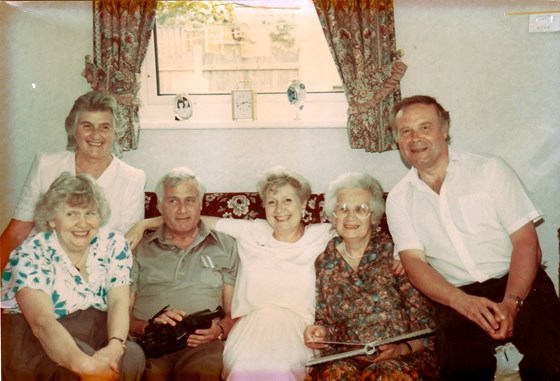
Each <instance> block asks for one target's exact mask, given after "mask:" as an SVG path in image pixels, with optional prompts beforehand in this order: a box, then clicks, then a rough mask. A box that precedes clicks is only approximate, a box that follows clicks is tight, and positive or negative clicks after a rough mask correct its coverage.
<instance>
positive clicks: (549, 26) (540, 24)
mask: <svg viewBox="0 0 560 381" xmlns="http://www.w3.org/2000/svg"><path fill="white" fill-rule="evenodd" d="M558 31H560V13H542V14H533V15H529V32H530V33H544V32H558Z"/></svg>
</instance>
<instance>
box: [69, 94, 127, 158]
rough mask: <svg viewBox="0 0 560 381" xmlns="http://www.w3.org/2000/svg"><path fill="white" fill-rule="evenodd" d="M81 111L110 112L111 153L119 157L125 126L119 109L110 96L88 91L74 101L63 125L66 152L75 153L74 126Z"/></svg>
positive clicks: (115, 101)
mask: <svg viewBox="0 0 560 381" xmlns="http://www.w3.org/2000/svg"><path fill="white" fill-rule="evenodd" d="M82 111H110V112H111V113H112V114H113V129H114V130H115V140H113V153H114V154H115V156H119V157H120V156H121V153H122V148H121V146H120V144H119V140H120V139H121V138H122V137H123V136H124V134H125V132H126V124H125V123H124V118H123V116H122V112H121V108H120V106H119V105H118V103H117V100H116V99H115V98H114V97H113V96H112V95H109V94H107V93H102V92H100V91H90V92H89V93H86V94H84V95H82V96H80V97H79V98H78V99H76V100H75V101H74V106H72V109H71V110H70V113H69V114H68V116H67V117H66V121H65V123H64V125H65V128H66V135H67V138H68V141H67V143H66V150H67V151H74V152H75V151H76V147H77V142H76V127H77V126H76V124H77V123H78V116H79V115H80V113H81V112H82Z"/></svg>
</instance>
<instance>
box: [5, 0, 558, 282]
mask: <svg viewBox="0 0 560 381" xmlns="http://www.w3.org/2000/svg"><path fill="white" fill-rule="evenodd" d="M420 4H421V5H420ZM548 9H556V10H560V1H518V0H456V1H454V2H452V3H451V2H449V1H448V0H428V1H423V2H418V1H416V0H395V17H396V24H397V25H396V26H397V42H398V46H399V48H401V49H402V50H403V51H404V53H405V55H404V57H403V60H404V61H405V62H406V63H407V64H408V66H409V69H408V71H407V74H406V75H405V77H404V79H403V81H402V92H403V95H404V96H408V95H413V94H417V93H423V94H428V95H432V96H435V97H436V98H437V99H438V100H439V101H440V102H441V103H442V104H443V105H444V106H445V107H446V108H447V109H448V110H449V111H450V113H451V119H452V125H451V136H452V139H453V141H452V145H453V146H454V147H455V148H458V149H465V150H472V151H479V152H488V153H494V154H498V155H501V156H503V157H504V158H505V159H506V160H507V161H508V162H509V163H510V164H511V165H512V166H513V167H514V168H515V170H517V172H518V173H519V175H520V177H521V178H522V179H523V180H524V182H525V184H526V185H527V188H528V190H529V192H530V193H531V194H532V196H533V197H534V199H535V201H536V202H537V204H538V205H539V207H540V208H541V209H542V210H543V211H544V213H545V222H544V223H543V224H541V225H540V226H539V228H538V232H539V238H540V240H541V246H542V248H543V253H544V260H545V261H546V262H547V264H548V272H549V274H550V275H551V277H552V278H553V280H554V281H555V284H556V285H558V273H557V269H558V240H557V237H556V231H557V229H558V227H559V226H560V197H559V196H558V191H559V190H560V150H559V148H558V147H559V146H560V111H559V110H560V70H559V69H558V67H559V66H560V65H559V64H560V38H559V37H560V36H559V33H560V32H556V33H539V34H532V33H531V34H530V33H528V16H527V15H523V16H505V15H504V14H505V13H506V12H512V11H536V10H548ZM91 19H92V13H91V4H90V3H89V2H19V5H18V6H17V7H13V6H11V5H9V4H8V3H6V2H2V3H0V49H1V50H0V51H2V59H1V60H0V62H1V64H0V89H1V90H2V94H3V95H4V96H3V97H2V98H1V100H0V141H1V142H2V143H3V148H2V150H0V170H1V175H0V176H1V178H0V194H1V195H2V196H0V228H3V227H4V226H5V225H6V224H7V222H8V221H9V218H10V216H11V213H12V212H13V208H14V206H15V203H16V202H17V198H18V194H19V192H20V191H21V187H22V185H23V182H24V180H25V176H26V174H27V171H28V169H29V166H30V165H31V162H32V159H33V156H34V154H35V152H37V151H40V150H45V151H58V150H63V149H64V147H65V133H64V128H63V123H64V118H65V117H66V114H67V113H68V111H69V109H70V107H71V105H72V102H73V100H74V99H75V98H76V97H77V96H78V95H80V94H82V93H84V92H86V91H88V90H89V85H88V84H87V83H86V81H85V79H84V78H83V77H81V76H80V73H81V71H82V70H83V67H84V56H85V55H86V54H90V53H91V52H92V41H91V39H92V27H91ZM32 83H35V84H36V88H35V89H33V88H32ZM123 159H124V160H125V161H127V162H129V163H131V164H132V165H134V166H137V167H139V168H142V169H144V170H145V172H146V175H147V176H148V184H147V189H150V190H151V189H153V187H154V184H155V182H156V181H157V179H158V177H159V176H160V175H161V173H162V172H163V171H165V170H167V169H169V168H171V167H173V166H176V165H188V166H190V167H192V168H193V169H194V170H195V171H196V172H198V173H199V174H200V175H201V177H202V178H203V179H204V180H205V182H206V184H207V186H208V189H209V191H252V190H254V184H255V182H256V179H257V177H258V175H259V174H260V173H261V172H262V171H264V170H265V169H267V168H269V167H271V166H273V165H278V164H283V165H286V166H288V167H291V168H294V169H296V170H298V171H299V172H301V173H302V174H303V175H305V176H306V177H308V178H309V180H310V181H311V183H312V185H313V188H314V191H316V192H323V191H324V190H325V189H326V186H327V184H328V183H329V181H331V180H332V179H334V178H335V177H336V176H338V175H339V174H340V173H342V172H345V171H350V170H352V171H369V172H370V173H371V174H373V175H374V176H375V177H377V178H378V179H379V180H380V181H381V183H382V184H383V186H384V188H385V189H386V190H390V189H391V187H392V186H394V185H395V183H396V182H397V181H398V180H399V179H400V178H401V177H402V175H403V174H404V173H405V172H406V168H405V166H404V165H403V164H402V162H401V160H400V157H399V155H398V153H397V152H387V153H382V154H371V153H366V152H364V151H361V150H351V149H350V148H349V145H348V140H347V134H346V131H345V130H344V129H307V130H305V129H295V130H294V129H290V130H280V129H272V130H243V129H242V130H174V131H169V130H167V131H165V132H164V133H162V132H161V131H157V130H143V131H142V132H141V137H140V148H139V149H138V150H137V151H134V152H128V153H125V155H124V157H123Z"/></svg>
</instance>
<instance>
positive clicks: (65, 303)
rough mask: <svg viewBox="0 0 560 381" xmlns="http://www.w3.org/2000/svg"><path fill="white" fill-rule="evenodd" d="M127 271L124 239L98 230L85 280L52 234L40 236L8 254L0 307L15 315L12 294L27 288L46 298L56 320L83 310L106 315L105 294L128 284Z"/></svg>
mask: <svg viewBox="0 0 560 381" xmlns="http://www.w3.org/2000/svg"><path fill="white" fill-rule="evenodd" d="M131 267H132V256H131V253H130V248H129V246H128V242H127V241H126V239H125V238H124V236H122V235H121V234H120V233H118V232H115V231H112V230H108V229H103V228H102V229H99V232H98V233H97V236H96V237H95V238H94V239H93V240H92V241H91V244H90V248H89V253H88V257H87V260H86V271H87V273H88V274H89V277H88V278H89V279H87V280H86V279H85V278H83V277H82V275H81V274H80V273H79V271H78V270H77V269H76V268H75V267H74V265H73V264H72V262H71V261H70V258H69V257H68V256H67V255H66V253H65V252H64V250H63V249H62V247H61V245H60V243H59V241H58V238H57V235H56V232H41V233H38V234H36V235H35V236H33V237H31V238H30V239H28V240H26V241H25V242H23V243H22V244H21V245H20V246H19V247H18V248H17V249H16V250H14V251H13V252H12V254H11V255H10V261H9V263H8V265H7V266H6V269H5V270H4V272H3V273H2V307H3V308H7V309H6V310H5V312H6V313H21V310H20V309H19V306H18V305H17V302H16V299H15V296H16V294H17V292H18V291H19V290H21V289H23V288H26V287H29V288H33V289H37V290H42V291H43V292H45V293H47V294H48V295H50V296H51V298H52V302H53V305H54V313H55V315H56V317H57V319H58V318H61V317H64V316H67V315H69V314H71V313H73V312H75V311H78V310H85V309H88V308H96V309H98V310H101V311H106V310H107V293H108V292H109V290H110V289H111V288H113V287H116V286H122V285H129V284H130V269H131Z"/></svg>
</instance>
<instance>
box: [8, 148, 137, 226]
mask: <svg viewBox="0 0 560 381" xmlns="http://www.w3.org/2000/svg"><path fill="white" fill-rule="evenodd" d="M62 172H70V173H71V174H73V175H75V174H76V168H75V153H74V152H70V151H63V152H56V153H50V154H49V153H45V152H40V153H38V154H37V156H36V158H35V161H34V162H33V165H32V167H31V170H30V171H29V174H28V175H27V180H26V181H25V185H24V187H23V191H22V194H21V197H20V199H19V202H18V204H17V207H16V210H15V213H14V218H15V219H17V220H20V221H33V212H34V210H35V205H36V204H37V201H38V200H39V197H40V196H41V195H42V194H43V193H45V192H46V191H47V190H48V189H49V187H50V186H51V184H52V182H53V181H54V180H55V179H56V178H57V177H58V176H59V175H60V174H61V173H62ZM145 183H146V175H145V174H144V171H142V170H141V169H137V168H134V167H132V166H130V165H128V164H126V163H125V162H123V161H122V160H119V159H118V158H117V157H113V160H112V161H111V164H109V166H108V167H107V169H106V170H105V172H103V174H102V175H101V176H100V177H99V178H98V179H97V184H98V185H99V186H100V187H101V188H102V189H103V192H104V194H105V198H106V199H107V201H108V203H109V206H110V208H111V217H110V219H109V221H108V222H107V224H106V225H105V227H106V228H108V229H113V230H117V231H119V232H121V233H123V234H125V233H127V232H128V230H129V229H130V228H131V227H132V226H133V225H134V224H135V223H136V222H138V221H140V220H141V219H143V218H144V186H145ZM35 233H36V232H35V231H33V232H32V234H35Z"/></svg>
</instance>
